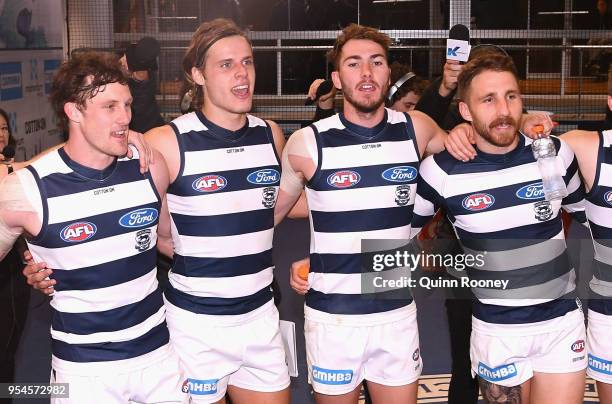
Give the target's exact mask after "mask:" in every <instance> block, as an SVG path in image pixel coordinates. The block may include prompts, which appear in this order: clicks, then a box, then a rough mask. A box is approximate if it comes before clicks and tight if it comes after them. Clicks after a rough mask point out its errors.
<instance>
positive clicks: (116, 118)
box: [0, 53, 187, 403]
mask: <svg viewBox="0 0 612 404" xmlns="http://www.w3.org/2000/svg"><path fill="white" fill-rule="evenodd" d="M126 83H127V82H126V77H125V76H124V75H123V72H122V71H121V68H120V65H119V63H118V60H117V59H116V58H115V57H113V56H112V55H109V54H102V53H83V54H80V55H76V56H75V57H73V58H72V59H71V60H69V61H68V62H66V63H64V64H63V65H62V66H61V67H60V69H59V70H58V72H57V73H56V75H55V77H54V79H53V85H52V90H51V104H52V106H53V108H54V110H55V112H56V114H57V115H58V120H59V122H60V125H61V126H62V128H63V129H65V130H67V131H68V140H67V142H66V144H65V145H63V147H61V148H59V149H57V150H53V151H50V152H48V153H47V154H46V155H44V156H43V157H40V158H39V159H38V160H36V161H35V162H33V163H32V164H31V165H30V166H28V167H27V168H25V169H21V170H18V171H16V172H15V173H13V174H11V175H9V176H8V177H6V178H5V179H4V180H3V182H2V184H1V185H0V257H3V256H4V255H5V254H6V253H7V252H8V251H9V249H10V248H11V246H12V244H13V243H14V241H15V239H16V238H17V237H18V236H19V235H20V234H22V233H23V234H25V235H27V242H28V247H29V249H30V251H31V253H32V255H33V257H34V259H35V260H36V261H37V262H39V263H41V265H42V266H43V267H44V266H46V265H48V266H49V267H51V268H53V270H52V271H51V270H45V272H44V273H47V274H50V273H51V272H52V277H53V278H54V280H55V281H57V283H56V284H55V293H54V295H53V299H52V301H51V306H52V309H53V322H52V327H51V338H52V351H53V357H52V374H51V382H57V383H68V384H69V391H66V392H67V397H68V398H66V399H63V398H55V399H52V402H57V403H60V402H62V403H63V402H66V403H83V402H92V401H95V402H104V403H108V402H130V401H134V402H147V403H158V402H176V403H179V402H184V401H185V400H186V397H187V396H186V395H185V394H184V393H183V392H182V391H181V382H182V377H181V373H180V370H179V361H178V357H177V355H176V353H175V352H174V350H173V348H172V347H171V345H170V343H169V333H168V328H167V326H166V321H165V309H164V305H163V300H162V295H161V292H160V290H159V288H158V284H157V281H156V278H155V275H156V268H155V257H156V251H155V245H156V242H155V240H156V235H157V233H158V232H159V234H160V235H163V234H165V233H168V234H169V233H170V221H169V217H168V213H167V211H166V210H165V209H164V208H163V207H162V201H163V199H164V197H165V192H166V188H167V186H168V176H167V169H166V167H165V163H164V161H163V159H162V158H161V156H159V155H158V156H157V157H158V158H156V159H155V163H154V164H150V166H149V168H150V172H149V173H146V174H144V175H143V174H141V173H140V170H139V168H140V167H139V162H138V161H135V160H128V159H125V158H121V156H124V155H126V153H127V150H128V143H127V138H128V124H129V122H130V117H131V112H130V104H131V101H132V97H131V95H130V91H129V88H128V87H127V84H126Z"/></svg>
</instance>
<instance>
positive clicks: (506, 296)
mask: <svg viewBox="0 0 612 404" xmlns="http://www.w3.org/2000/svg"><path fill="white" fill-rule="evenodd" d="M458 92H459V98H460V100H461V101H460V103H459V109H460V112H461V115H462V116H463V118H464V119H466V120H467V121H469V122H470V123H471V125H472V127H473V129H474V132H475V140H476V150H477V155H476V157H475V158H474V159H473V160H468V161H461V160H456V159H455V158H454V157H452V156H451V155H450V154H449V153H448V152H442V153H439V154H437V155H435V156H430V157H428V158H427V159H425V160H424V161H423V163H422V164H421V171H420V173H419V174H420V176H419V185H418V190H417V193H418V195H417V202H416V205H415V213H414V218H413V232H414V233H416V232H417V231H418V230H419V229H420V228H421V227H422V226H423V225H424V224H425V223H427V221H428V220H429V219H430V218H431V217H432V216H433V214H434V213H435V211H436V210H437V209H438V208H439V207H443V208H444V209H445V210H446V212H447V216H448V218H449V220H450V221H451V223H452V224H453V226H454V228H455V232H456V233H457V235H458V238H459V239H460V241H461V243H462V244H463V247H464V249H465V252H466V253H470V254H472V255H474V254H482V253H483V252H484V251H486V254H484V257H485V258H484V263H483V265H474V266H472V267H469V268H468V271H467V274H468V275H469V280H476V281H485V280H486V281H488V282H494V281H497V283H486V284H485V285H489V286H483V287H477V288H473V292H474V294H475V295H476V297H477V300H476V301H475V302H474V305H473V317H472V338H471V359H472V372H473V374H475V375H478V376H479V381H480V386H481V390H482V393H483V396H484V397H485V399H486V400H487V401H488V402H513V403H514V402H517V403H520V402H536V403H539V402H554V403H568V404H570V403H572V404H573V403H579V402H582V396H583V394H584V369H585V368H586V364H587V359H586V354H585V342H584V340H585V329H584V316H583V314H582V311H581V309H580V307H579V304H578V301H577V300H576V299H575V287H576V285H575V277H576V275H575V271H574V268H573V267H572V265H571V263H570V261H569V259H568V257H567V251H566V246H565V241H564V234H563V224H562V220H561V214H560V208H561V207H563V208H564V209H565V210H567V211H568V212H570V213H572V214H573V215H574V216H575V217H576V218H577V219H578V220H579V221H580V222H583V223H584V222H585V221H586V217H585V216H584V201H583V198H584V188H583V186H582V184H581V182H580V178H579V175H578V170H577V168H578V165H577V161H576V158H575V156H574V153H573V152H572V150H571V149H570V148H569V146H568V145H567V144H566V143H565V142H563V141H559V140H557V139H554V142H555V147H556V151H557V157H556V159H557V160H558V163H559V166H561V167H563V170H564V171H565V172H564V176H563V179H564V182H565V184H566V186H567V188H568V193H569V195H568V196H567V197H565V198H564V199H563V200H562V201H558V200H554V201H547V200H545V199H544V193H543V191H542V176H541V174H540V172H539V170H538V166H537V162H536V160H535V158H534V156H533V154H532V150H531V143H532V140H531V139H529V138H527V137H525V136H523V135H520V134H519V133H518V122H519V121H520V118H521V112H522V101H521V95H520V91H519V86H518V79H517V74H516V68H515V66H514V63H513V62H512V59H511V58H510V57H508V56H505V55H500V54H497V55H487V56H486V57H480V58H475V59H473V60H471V61H469V62H468V63H467V64H466V65H465V66H464V68H463V70H462V72H461V74H460V75H459V85H458ZM466 279H468V278H466ZM504 280H506V281H507V282H508V283H507V284H506V286H505V287H502V286H500V285H503V282H502V281H504ZM462 284H463V283H462ZM479 285H480V283H479Z"/></svg>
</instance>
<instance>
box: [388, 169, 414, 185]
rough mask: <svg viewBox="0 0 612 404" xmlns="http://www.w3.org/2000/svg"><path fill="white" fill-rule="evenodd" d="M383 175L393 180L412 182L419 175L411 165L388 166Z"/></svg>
mask: <svg viewBox="0 0 612 404" xmlns="http://www.w3.org/2000/svg"><path fill="white" fill-rule="evenodd" d="M382 177H383V178H384V179H386V180H387V181H391V182H410V181H412V180H414V179H415V178H416V177H417V170H416V168H414V167H411V166H397V167H391V168H387V169H386V170H385V171H383V173H382Z"/></svg>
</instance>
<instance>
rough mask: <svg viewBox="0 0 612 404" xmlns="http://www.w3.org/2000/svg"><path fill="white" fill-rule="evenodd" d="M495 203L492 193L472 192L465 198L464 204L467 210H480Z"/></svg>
mask: <svg viewBox="0 0 612 404" xmlns="http://www.w3.org/2000/svg"><path fill="white" fill-rule="evenodd" d="M494 203H495V198H493V195H491V194H472V195H468V196H466V197H465V198H463V202H462V205H463V207H464V208H466V209H467V210H471V211H478V210H484V209H487V208H490V207H491V206H493V204H494Z"/></svg>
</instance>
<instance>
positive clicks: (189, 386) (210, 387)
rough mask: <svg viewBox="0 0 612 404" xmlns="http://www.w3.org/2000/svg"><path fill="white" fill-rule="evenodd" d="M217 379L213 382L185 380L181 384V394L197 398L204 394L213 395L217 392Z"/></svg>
mask: <svg viewBox="0 0 612 404" xmlns="http://www.w3.org/2000/svg"><path fill="white" fill-rule="evenodd" d="M218 383H219V379H213V380H198V379H187V380H185V381H184V382H183V387H182V391H183V393H190V394H194V395H198V396H203V395H206V394H215V393H216V392H217V384H218Z"/></svg>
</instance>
